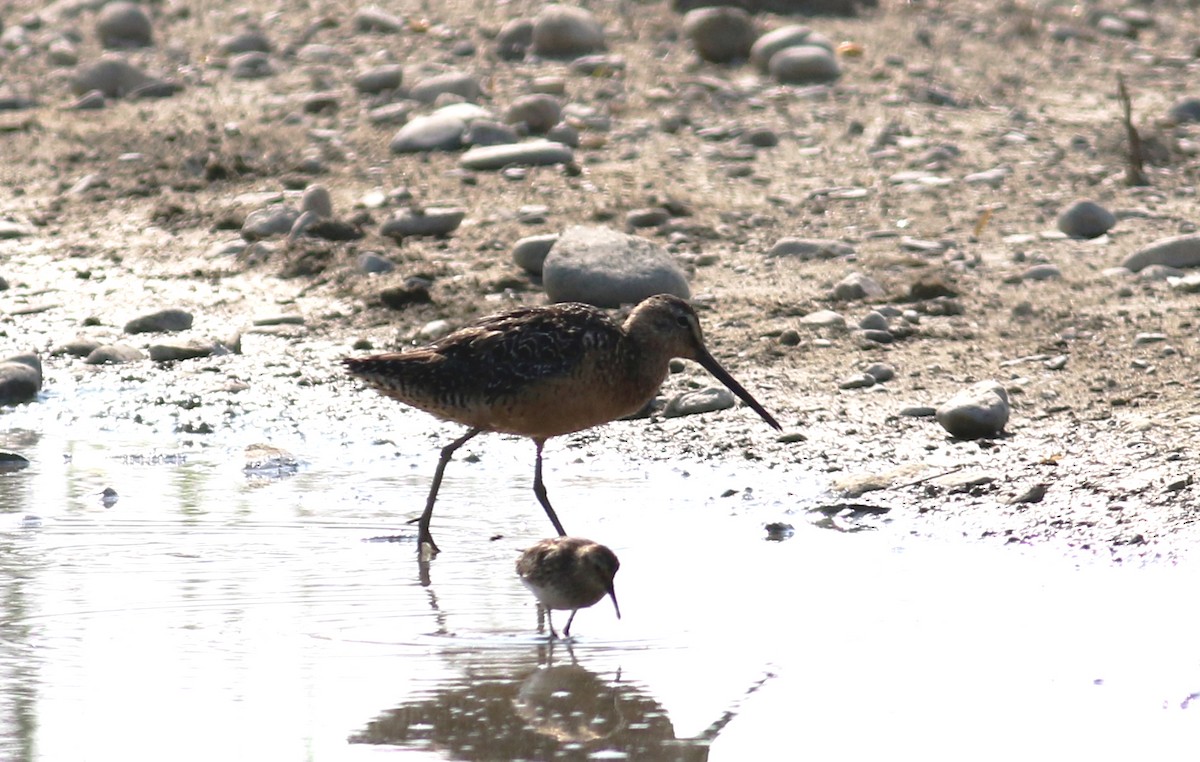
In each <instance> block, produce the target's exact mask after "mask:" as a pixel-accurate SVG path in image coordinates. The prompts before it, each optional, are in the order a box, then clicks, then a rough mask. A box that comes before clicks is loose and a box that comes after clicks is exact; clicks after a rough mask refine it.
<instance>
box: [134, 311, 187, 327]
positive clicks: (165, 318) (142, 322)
mask: <svg viewBox="0 0 1200 762" xmlns="http://www.w3.org/2000/svg"><path fill="white" fill-rule="evenodd" d="M191 327H192V313H190V312H188V311H186V310H180V309H173V308H172V309H165V310H159V311H158V312H151V313H150V314H148V315H141V316H139V317H136V318H134V319H133V320H130V321H129V322H128V323H126V324H125V333H171V332H174V331H186V330H187V329H189V328H191Z"/></svg>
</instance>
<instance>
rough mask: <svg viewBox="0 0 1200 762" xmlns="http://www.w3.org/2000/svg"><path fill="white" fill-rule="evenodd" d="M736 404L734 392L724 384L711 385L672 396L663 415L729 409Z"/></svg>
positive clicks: (678, 415)
mask: <svg viewBox="0 0 1200 762" xmlns="http://www.w3.org/2000/svg"><path fill="white" fill-rule="evenodd" d="M736 404H737V400H736V398H734V396H733V392H731V391H729V390H728V389H726V388H725V387H723V386H710V387H708V388H707V389H699V390H697V391H692V392H683V393H682V394H677V395H676V396H674V397H672V398H671V399H670V401H668V402H667V406H666V407H665V408H664V409H663V417H664V418H679V417H681V416H685V415H695V414H697V413H711V412H713V411H714V410H728V409H730V408H732V407H733V406H734V405H736Z"/></svg>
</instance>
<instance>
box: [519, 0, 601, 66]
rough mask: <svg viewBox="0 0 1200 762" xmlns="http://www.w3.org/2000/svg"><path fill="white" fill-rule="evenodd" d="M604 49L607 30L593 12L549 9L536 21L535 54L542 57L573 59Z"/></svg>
mask: <svg viewBox="0 0 1200 762" xmlns="http://www.w3.org/2000/svg"><path fill="white" fill-rule="evenodd" d="M603 49H604V27H602V26H600V22H599V21H597V20H596V17H595V16H593V15H592V14H591V12H590V11H587V10H584V9H583V8H575V7H573V6H569V5H547V6H546V7H545V8H543V9H542V10H541V12H540V13H538V15H537V16H535V17H534V19H533V50H534V52H535V53H537V54H538V55H540V56H548V57H552V58H574V57H576V56H581V55H584V54H586V53H593V52H595V51H597V50H603Z"/></svg>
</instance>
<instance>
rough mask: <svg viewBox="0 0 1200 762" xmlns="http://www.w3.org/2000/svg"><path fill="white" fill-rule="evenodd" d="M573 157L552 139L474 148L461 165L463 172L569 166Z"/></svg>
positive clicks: (465, 154) (467, 153)
mask: <svg viewBox="0 0 1200 762" xmlns="http://www.w3.org/2000/svg"><path fill="white" fill-rule="evenodd" d="M414 121H416V120H414ZM574 157H575V154H574V152H573V151H572V150H571V149H570V148H568V147H567V146H564V145H563V144H562V143H555V142H553V141H549V140H530V141H527V142H524V143H512V144H510V145H499V146H479V147H477V148H472V149H470V150H468V151H467V152H466V153H464V154H463V155H462V158H460V159H459V164H461V165H462V167H463V168H464V169H473V170H478V171H484V170H497V169H504V168H505V167H510V166H520V167H537V166H544V165H551V164H569V163H571V161H572V160H573V159H574Z"/></svg>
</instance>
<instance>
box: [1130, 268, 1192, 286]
mask: <svg viewBox="0 0 1200 762" xmlns="http://www.w3.org/2000/svg"><path fill="white" fill-rule="evenodd" d="M1182 276H1183V270H1180V269H1179V268H1178V267H1167V266H1166V265H1147V266H1146V267H1143V268H1142V270H1141V272H1139V273H1138V274H1137V279H1138V280H1142V281H1147V282H1149V283H1160V282H1162V281H1164V280H1169V279H1171V278H1180V277H1182Z"/></svg>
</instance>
